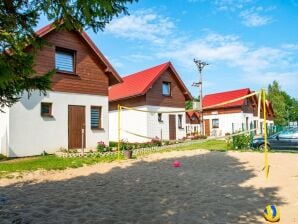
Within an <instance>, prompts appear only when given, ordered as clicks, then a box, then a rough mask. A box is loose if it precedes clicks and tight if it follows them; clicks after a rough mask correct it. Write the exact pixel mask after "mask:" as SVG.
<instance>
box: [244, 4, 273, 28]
mask: <svg viewBox="0 0 298 224" xmlns="http://www.w3.org/2000/svg"><path fill="white" fill-rule="evenodd" d="M258 9H260V8H257V10H254V9H250V10H244V11H242V12H241V13H240V14H239V16H240V17H241V18H242V19H243V20H242V23H243V24H244V25H245V26H247V27H257V26H264V25H267V24H269V23H271V22H272V18H271V17H269V16H263V15H260V14H259V11H263V10H258Z"/></svg>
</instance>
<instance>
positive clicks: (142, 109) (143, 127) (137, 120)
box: [109, 89, 268, 175]
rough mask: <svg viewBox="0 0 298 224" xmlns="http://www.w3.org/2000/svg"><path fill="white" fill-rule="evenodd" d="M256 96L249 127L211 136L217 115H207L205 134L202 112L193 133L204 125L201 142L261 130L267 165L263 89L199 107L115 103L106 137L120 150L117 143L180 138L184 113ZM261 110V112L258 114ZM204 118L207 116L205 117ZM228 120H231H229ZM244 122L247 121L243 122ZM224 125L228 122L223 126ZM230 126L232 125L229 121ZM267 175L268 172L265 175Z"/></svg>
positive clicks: (183, 137) (184, 130) (185, 136)
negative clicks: (255, 112) (116, 105)
mask: <svg viewBox="0 0 298 224" xmlns="http://www.w3.org/2000/svg"><path fill="white" fill-rule="evenodd" d="M254 96H257V97H256V99H257V105H256V106H257V114H253V115H251V116H250V117H249V119H251V120H253V121H254V124H255V125H254V126H253V127H251V126H250V127H248V126H247V128H246V129H245V130H243V129H242V130H239V131H237V132H235V131H234V130H230V131H229V130H228V129H226V130H223V131H222V132H221V133H217V134H214V135H212V131H213V130H216V128H217V129H218V126H217V125H218V124H217V123H216V122H218V119H216V117H219V116H220V115H221V114H215V115H214V116H211V117H209V119H208V120H211V121H212V124H211V125H210V124H209V125H210V127H209V128H210V129H212V130H209V133H207V126H206V124H205V118H207V116H206V115H204V114H203V115H204V116H203V117H204V122H203V123H201V124H197V133H199V130H200V128H201V127H200V125H204V126H205V127H204V133H201V135H206V134H208V138H207V139H206V140H204V141H208V140H214V139H224V138H229V137H230V138H232V137H233V136H236V135H241V134H249V133H252V132H254V133H257V134H259V133H263V134H264V137H265V152H266V153H265V157H266V158H265V160H266V161H267V162H266V163H267V165H266V166H265V167H268V155H267V151H268V149H267V130H266V128H267V125H266V123H267V111H266V107H267V101H266V92H265V90H263V89H262V90H260V91H257V92H253V93H250V94H247V95H245V96H242V97H238V98H235V99H231V100H228V101H225V102H221V103H218V104H214V105H210V106H206V107H203V108H202V109H201V110H199V109H191V110H186V109H182V108H171V107H159V106H148V105H143V106H138V107H128V106H125V105H118V110H115V111H110V113H109V122H110V125H109V126H110V130H109V133H110V140H111V141H117V142H118V151H120V142H121V141H126V142H131V143H145V142H151V141H160V142H161V143H165V142H170V141H181V142H182V141H184V140H186V139H187V138H188V137H189V136H188V135H187V130H186V127H187V125H188V123H187V119H186V116H187V112H192V113H193V112H197V113H198V114H200V113H201V112H202V111H203V113H204V111H206V110H211V109H218V108H224V107H225V106H226V105H228V104H232V103H234V102H237V101H240V100H246V99H249V98H251V97H254ZM261 112H263V113H262V115H261ZM230 116H231V119H230V121H232V122H233V119H236V116H235V115H233V114H232V115H230ZM213 118H214V119H213ZM206 120H207V119H206ZM232 122H231V123H232ZM247 123H248V122H247ZM226 126H228V125H226ZM229 127H230V128H231V127H232V125H231V124H230V126H229ZM266 173H268V168H266ZM267 175H268V174H267Z"/></svg>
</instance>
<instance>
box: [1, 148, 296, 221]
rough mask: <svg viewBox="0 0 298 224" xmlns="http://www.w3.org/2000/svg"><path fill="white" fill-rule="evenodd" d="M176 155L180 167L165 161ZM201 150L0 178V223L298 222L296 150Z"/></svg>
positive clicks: (172, 159) (170, 160)
mask: <svg viewBox="0 0 298 224" xmlns="http://www.w3.org/2000/svg"><path fill="white" fill-rule="evenodd" d="M174 160H179V161H180V163H181V167H179V168H174V167H173V166H172V163H173V161H174ZM269 160H270V165H271V167H270V174H269V179H265V177H264V171H263V170H262V168H263V166H264V155H263V154H261V153H254V152H245V153H244V152H242V153H241V152H227V153H224V152H209V151H205V150H194V151H183V152H181V151H180V152H168V153H160V154H152V155H149V156H147V157H143V158H140V159H135V160H127V161H120V162H119V161H118V162H117V161H116V162H112V163H102V164H96V165H93V166H86V167H82V168H78V169H67V170H64V171H50V172H49V171H36V172H32V173H29V174H26V175H23V178H20V179H0V196H1V197H2V198H3V197H5V198H6V199H7V200H6V201H5V202H0V223H1V224H2V223H38V224H39V223H80V224H82V223H116V224H117V223H142V224H143V223H144V224H146V223H177V224H178V223H179V224H182V223H185V224H192V223H200V224H201V223H203V224H204V223H212V224H213V223H266V222H265V221H264V218H263V216H262V211H263V209H264V207H265V205H266V204H270V203H274V204H277V205H278V207H279V208H280V211H281V221H280V223H286V224H288V223H298V154H290V153H273V154H270V155H269Z"/></svg>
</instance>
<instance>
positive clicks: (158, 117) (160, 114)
mask: <svg viewBox="0 0 298 224" xmlns="http://www.w3.org/2000/svg"><path fill="white" fill-rule="evenodd" d="M157 120H158V122H163V120H162V113H157Z"/></svg>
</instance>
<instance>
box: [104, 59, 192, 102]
mask: <svg viewBox="0 0 298 224" xmlns="http://www.w3.org/2000/svg"><path fill="white" fill-rule="evenodd" d="M166 69H171V70H172V71H173V73H174V75H175V77H176V78H177V80H178V82H179V84H180V87H181V88H182V89H183V92H184V95H185V97H186V99H191V95H190V93H189V91H188V90H187V88H186V86H185V85H184V83H183V82H182V80H181V79H180V77H179V75H178V73H177V72H176V71H175V69H174V67H173V66H172V64H171V62H166V63H163V64H160V65H157V66H155V67H152V68H148V69H145V70H143V71H140V72H136V73H134V74H131V75H128V76H125V77H123V83H120V84H118V85H114V86H112V87H111V88H110V89H109V101H116V100H120V99H125V98H130V97H135V96H141V95H144V94H146V92H147V91H148V90H149V88H150V87H151V86H152V85H153V84H154V82H155V81H156V80H157V79H158V78H159V77H160V75H161V74H163V72H164V71H165V70H166Z"/></svg>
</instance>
